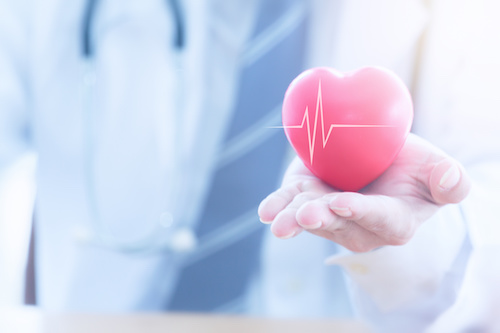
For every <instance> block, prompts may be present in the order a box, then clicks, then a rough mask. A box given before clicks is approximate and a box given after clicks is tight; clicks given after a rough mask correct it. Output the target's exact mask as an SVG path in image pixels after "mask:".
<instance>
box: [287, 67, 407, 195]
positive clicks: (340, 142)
mask: <svg viewBox="0 0 500 333" xmlns="http://www.w3.org/2000/svg"><path fill="white" fill-rule="evenodd" d="M282 119H283V127H284V129H285V133H286V136H287V138H288V140H289V141H290V143H291V145H292V147H293V148H294V149H295V151H296V152H297V154H298V156H299V157H300V158H301V159H302V161H303V162H304V164H305V165H306V166H307V167H308V168H309V170H311V172H312V173H313V174H314V175H316V176H317V177H319V178H320V179H322V180H323V181H325V182H326V183H328V184H330V185H331V186H333V187H334V188H336V189H338V190H342V191H359V190H360V189H362V188H363V187H365V186H366V185H368V184H369V183H371V182H372V181H374V180H375V179H376V178H377V177H379V176H380V175H381V174H382V173H383V172H384V171H385V170H386V169H387V168H388V167H389V166H390V165H391V163H392V162H393V161H394V159H395V158H396V156H397V154H398V153H399V151H400V150H401V148H402V147H403V144H404V142H405V140H406V137H407V136H408V133H409V131H410V128H411V124H412V121H413V105H412V100H411V95H410V93H409V91H408V89H407V88H406V86H405V84H404V83H403V82H402V80H401V79H400V78H399V77H398V76H397V75H396V74H394V73H393V72H391V71H389V70H387V69H384V68H380V67H365V68H362V69H359V70H357V71H354V72H350V73H345V74H344V73H341V72H339V71H336V70H334V69H331V68H325V67H319V68H313V69H309V70H307V71H305V72H303V73H302V74H300V75H299V76H298V77H297V78H295V79H294V80H293V81H292V83H291V84H290V86H289V87H288V89H287V91H286V93H285V98H284V101H283V110H282Z"/></svg>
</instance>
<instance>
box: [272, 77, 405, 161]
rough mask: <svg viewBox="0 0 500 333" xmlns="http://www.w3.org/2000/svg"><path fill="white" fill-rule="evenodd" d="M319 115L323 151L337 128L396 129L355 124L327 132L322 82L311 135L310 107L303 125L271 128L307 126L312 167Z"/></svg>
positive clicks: (330, 128)
mask: <svg viewBox="0 0 500 333" xmlns="http://www.w3.org/2000/svg"><path fill="white" fill-rule="evenodd" d="M318 114H319V116H320V117H321V137H322V143H323V149H324V148H325V147H326V144H327V143H328V140H329V139H330V134H332V130H333V129H334V128H335V127H337V128H342V127H344V128H346V127H369V128H372V127H395V126H392V125H358V124H356V125H354V124H331V125H330V127H329V128H328V131H326V130H325V119H324V112H323V97H322V91H321V80H320V81H319V84H318V96H317V99H316V112H315V115H314V129H313V130H312V133H311V124H310V120H309V106H306V110H305V111H304V117H303V118H302V123H301V124H300V125H289V126H272V127H271V128H291V129H293V128H304V125H306V126H307V140H308V143H309V156H310V160H311V165H312V164H313V159H314V149H315V144H316V133H317V128H318ZM325 133H326V135H325Z"/></svg>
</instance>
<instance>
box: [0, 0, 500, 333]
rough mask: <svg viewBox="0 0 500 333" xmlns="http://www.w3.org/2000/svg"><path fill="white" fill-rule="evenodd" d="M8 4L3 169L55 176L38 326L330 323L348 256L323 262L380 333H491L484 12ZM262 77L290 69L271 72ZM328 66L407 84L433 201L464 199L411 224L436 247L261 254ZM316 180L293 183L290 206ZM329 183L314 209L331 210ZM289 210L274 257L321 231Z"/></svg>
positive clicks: (311, 241)
mask: <svg viewBox="0 0 500 333" xmlns="http://www.w3.org/2000/svg"><path fill="white" fill-rule="evenodd" d="M0 4H1V5H0V6H1V11H0V12H1V13H2V16H3V17H5V19H3V20H1V23H0V29H1V30H0V39H1V40H0V47H1V49H0V72H1V73H2V75H1V77H2V86H1V87H0V101H1V103H2V107H1V108H0V117H1V119H0V126H1V130H0V136H1V140H0V144H1V146H0V147H1V150H0V153H1V156H2V157H1V158H2V161H8V160H9V159H10V158H12V157H13V156H15V155H16V154H19V152H21V151H22V150H24V149H26V148H27V147H32V148H34V149H36V151H37V152H38V155H39V163H38V170H37V172H38V193H37V204H36V222H37V223H36V253H37V256H36V258H37V262H36V268H37V275H36V276H37V281H36V282H37V298H38V302H39V304H40V305H41V306H43V307H45V308H47V309H53V310H59V309H72V310H93V311H95V310H100V311H127V310H197V311H225V312H227V311H253V312H257V313H264V314H269V315H286V316H294V315H313V316H323V315H332V313H334V310H335V309H334V306H333V304H334V303H335V302H338V299H339V295H342V290H343V288H344V286H343V285H342V278H341V277H340V278H339V277H338V276H337V277H335V279H333V278H332V276H333V275H335V273H337V271H335V269H334V267H332V266H325V265H323V260H324V259H325V258H326V257H327V256H330V255H332V254H334V253H337V254H336V255H335V256H334V257H330V259H329V260H328V262H329V263H335V264H338V265H340V266H341V267H343V268H344V269H345V272H347V276H348V290H349V292H350V294H351V296H352V300H353V303H354V307H355V309H356V310H357V312H359V313H360V314H361V315H362V316H364V318H367V319H370V320H372V321H373V322H374V323H376V325H378V326H379V327H381V328H382V329H386V330H389V329H393V330H395V331H396V330H398V329H401V327H404V328H405V329H406V331H408V327H412V329H415V331H421V330H423V329H424V328H427V327H429V326H430V325H431V324H433V322H434V325H436V326H435V327H437V328H436V330H437V331H439V330H438V329H440V328H443V327H444V328H446V329H448V330H449V331H456V330H455V328H457V327H458V329H464V328H468V327H476V326H477V325H490V324H491V321H488V320H491V319H490V318H492V317H489V316H490V315H491V314H490V313H488V310H489V309H494V307H492V304H493V302H494V297H490V296H489V295H490V291H491V290H490V289H489V288H490V287H493V286H492V284H491V283H489V282H488V281H495V278H496V275H495V273H496V272H498V271H496V270H495V269H496V267H495V266H494V265H495V262H494V261H490V260H489V259H490V258H491V256H492V255H494V253H495V248H496V246H497V245H498V239H497V238H496V236H495V231H496V230H497V228H498V227H497V226H496V225H495V223H494V218H493V217H494V216H495V215H494V212H493V209H494V207H495V206H496V205H495V199H494V198H495V197H496V196H495V194H496V192H495V191H498V188H500V186H499V179H498V175H497V172H495V171H497V170H498V159H497V158H498V156H497V155H498V153H499V152H500V148H499V144H498V140H491V138H492V137H494V133H496V128H497V127H496V125H498V118H497V116H496V114H495V113H494V112H493V111H492V110H495V108H497V107H498V101H496V100H495V99H494V98H493V96H494V94H492V93H491V92H494V91H496V89H497V88H498V85H499V83H498V74H499V73H498V62H497V61H496V60H495V59H499V57H498V54H497V53H498V49H495V48H493V47H492V46H493V45H494V44H495V43H488V42H487V41H488V39H487V38H486V36H495V33H494V31H495V30H493V29H494V28H495V26H494V24H495V23H494V22H493V20H492V19H490V18H489V16H488V13H490V12H493V10H491V8H489V7H488V6H489V5H491V4H490V2H487V1H484V2H481V4H478V2H477V1H475V2H472V1H466V0H462V1H447V0H435V1H431V2H428V1H417V0H415V1H406V2H405V3H402V2H400V1H396V0H393V1H392V0H383V1H382V0H381V1H356V2H353V1H319V0H318V1H310V2H303V1H289V2H288V1H283V2H281V1H276V2H272V3H271V4H267V2H266V1H257V0H255V1H245V2H241V3H235V2H227V1H194V0H193V1H183V2H181V1H160V0H150V1H125V2H123V1H112V0H109V1H104V0H101V1H92V0H90V1H87V0H86V1H83V0H81V1H73V2H64V1H60V0H50V1H49V0H47V1H45V2H44V3H40V2H34V1H29V0H25V1H11V0H2V2H0ZM264 6H268V7H264ZM271 13H272V14H273V15H271ZM479 23H481V24H479ZM450 27H453V29H451V28H450ZM294 31H295V32H296V33H295V36H294V38H293V39H290V40H288V36H289V35H292V32H294ZM297 31H298V33H297ZM276 36H278V37H279V36H281V39H280V38H276ZM478 36H481V38H478ZM290 38H291V37H290ZM464 39H465V40H464ZM280 43H283V45H281V44H280ZM275 47H276V51H274V50H275ZM274 52H275V53H274ZM495 52H496V53H495ZM291 55H293V56H291ZM267 56H269V57H270V58H273V57H274V58H275V59H274V60H275V61H274V62H273V59H269V62H267V61H263V62H261V61H260V60H261V58H265V57H267ZM283 59H286V60H287V61H284V60H283ZM276 60H277V61H276ZM318 65H329V66H333V67H336V68H338V69H340V70H350V69H354V68H357V67H360V66H364V65H381V66H386V67H388V68H391V69H392V70H394V71H396V72H397V73H398V74H399V75H400V76H401V77H402V78H403V80H404V81H405V82H406V83H407V85H408V86H409V87H410V88H411V89H412V91H413V95H414V97H415V106H416V121H415V127H414V132H415V133H416V134H417V135H419V136H421V137H423V138H425V139H427V140H428V141H429V142H432V144H433V145H434V146H425V147H424V148H422V149H424V150H426V149H427V150H426V151H431V152H436V154H437V155H439V156H440V157H443V158H444V159H445V160H446V161H451V164H447V167H449V168H451V170H452V172H451V173H449V174H448V175H451V176H450V177H449V178H447V179H446V178H443V177H444V176H445V173H446V172H445V171H444V172H442V171H440V172H442V173H440V174H439V177H438V179H440V181H439V182H438V184H439V183H441V185H443V184H444V185H450V186H449V187H450V189H452V188H453V189H456V188H458V189H459V191H458V193H459V194H458V195H457V196H456V197H455V196H454V195H452V197H453V198H452V199H449V198H448V197H446V196H445V198H446V199H445V200H441V199H440V198H441V197H437V198H436V197H435V196H432V197H431V198H428V199H430V200H431V205H432V213H434V214H428V215H426V216H425V217H418V218H417V219H415V218H414V217H409V219H410V220H415V221H418V224H419V225H420V227H419V228H415V233H414V234H413V235H409V236H413V237H411V239H410V237H404V240H403V241H398V242H396V243H398V245H399V244H401V243H405V245H401V246H385V247H382V248H380V249H378V250H375V251H369V252H366V253H361V254H359V253H353V252H350V251H349V249H350V250H355V251H360V250H361V251H368V250H371V249H372V248H374V247H379V246H382V245H395V244H394V242H388V243H384V242H380V241H377V242H372V243H371V244H370V245H369V246H362V247H360V246H352V244H349V241H347V242H346V240H345V239H343V240H342V239H339V238H336V237H333V236H327V237H326V238H328V240H323V239H322V238H321V237H317V236H316V235H312V234H307V233H302V234H301V235H298V236H297V237H295V238H293V239H290V240H288V241H286V242H284V241H279V240H276V239H273V238H272V237H267V238H266V239H265V243H264V244H263V246H264V251H263V252H262V256H261V258H260V260H259V257H258V256H259V251H258V249H259V248H260V245H261V241H262V237H261V236H262V228H261V226H260V225H259V223H258V222H257V221H256V220H257V216H256V213H255V212H256V210H257V205H258V204H259V201H260V199H262V198H263V197H264V196H266V195H267V194H268V193H271V192H272V191H273V190H274V189H275V188H276V186H277V184H278V182H279V178H280V170H281V166H282V163H283V166H284V163H285V160H286V157H285V149H286V142H285V141H284V138H283V137H282V136H279V135H276V134H269V129H268V127H269V126H272V125H275V124H276V121H279V99H281V96H282V93H283V92H284V89H285V88H286V84H287V83H288V82H290V80H291V79H292V78H293V77H294V76H295V75H296V74H298V73H299V72H300V70H301V69H304V68H307V67H311V66H318ZM281 66H283V67H281ZM287 66H290V67H287ZM479 66H486V67H485V68H481V67H479ZM271 73H272V74H273V75H272V76H273V78H272V79H273V80H271V78H270V77H269V74H271ZM274 73H277V74H278V73H279V74H280V75H279V77H278V75H275V74H274ZM254 76H255V77H254ZM252 82H253V83H252ZM252 84H253V85H252ZM250 102H252V103H254V102H255V103H262V104H250ZM245 107H247V108H249V110H248V111H247V110H246V109H245ZM273 110H278V112H277V113H275V112H274V111H273ZM276 114H278V118H276ZM478 131H480V132H481V133H482V135H481V136H478V135H477V132H478ZM274 133H275V132H274ZM414 142H417V144H420V142H421V141H420V138H417V137H413V136H412V139H411V140H410V143H414ZM419 147H422V146H419ZM436 147H439V148H441V149H442V150H443V151H446V153H447V154H448V155H444V153H441V151H439V150H438V148H436ZM449 156H453V158H452V157H449ZM457 161H460V162H461V163H462V164H463V165H464V167H465V169H466V170H467V173H468V174H469V175H470V178H471V179H472V183H473V188H472V191H471V194H470V195H469V197H468V199H466V201H464V202H463V204H461V205H448V206H442V204H444V203H448V202H457V201H460V200H461V199H462V198H463V196H465V194H466V193H467V188H468V187H469V185H468V184H469V182H468V180H467V176H466V174H465V172H464V171H463V170H462V169H461V167H460V164H458V162H457ZM418 162H421V161H418ZM4 163H7V162H4ZM424 165H425V164H424ZM243 166H245V168H243ZM452 166H456V168H455V169H454V168H452ZM447 169H448V168H447ZM302 170H303V169H302ZM457 172H458V174H457ZM301 173H302V171H301V166H300V164H297V163H295V162H294V163H293V164H292V166H291V167H290V169H289V171H288V173H287V176H286V177H287V178H285V181H284V183H283V187H282V191H285V192H282V193H290V192H289V191H287V188H288V186H289V183H290V182H289V180H290V179H292V177H295V178H297V177H298V176H299V177H300V174H301ZM299 179H300V178H299ZM443 179H444V180H443ZM314 184H315V187H313V188H311V191H309V192H310V193H309V194H311V195H313V196H322V195H323V194H324V192H325V189H324V187H323V186H322V185H321V184H320V183H318V182H317V181H314ZM424 185H425V186H429V187H431V191H432V187H433V186H434V184H433V183H430V184H425V183H424ZM425 186H424V190H425ZM456 186H458V187H456ZM445 187H446V186H445ZM431 193H432V194H434V193H433V192H431ZM292 194H293V193H292ZM303 197H304V196H303ZM290 199H291V197H290ZM306 199H314V197H306ZM435 199H437V200H435ZM269 200H271V202H272V196H271V199H269ZM269 200H268V202H269ZM363 200H364V199H363ZM433 200H434V201H435V202H433ZM308 201H309V200H305V202H304V203H303V204H304V205H306V204H307V205H309V207H311V205H320V206H321V207H324V208H328V209H330V208H329V207H327V206H326V205H325V203H324V202H321V201H320V202H317V201H310V202H308ZM287 203H288V202H287ZM434 204H435V205H434ZM299 206H300V207H302V206H303V205H302V203H300V205H298V206H297V207H290V206H289V207H288V208H291V209H292V211H293V209H298V208H299ZM274 207H275V208H276V206H274ZM282 208H283V207H278V208H277V209H275V211H274V212H272V214H268V215H263V211H262V210H261V216H262V218H263V219H264V220H266V221H270V220H274V222H273V226H272V228H273V232H274V233H275V234H276V235H277V236H280V237H282V236H287V235H289V231H293V230H290V227H291V228H295V229H296V230H298V229H297V226H300V228H304V227H306V226H305V225H304V223H303V221H301V220H300V218H299V219H297V220H294V219H292V221H291V222H292V223H290V222H286V223H283V220H281V222H280V221H279V220H275V219H274V216H271V215H274V214H276V213H277V212H278V211H280V210H282ZM288 208H285V209H284V210H283V211H287V209H288ZM350 208H351V213H352V214H353V215H355V214H358V213H359V211H357V209H354V208H352V207H351V206H350ZM265 210H266V209H264V211H265ZM303 211H305V213H304V214H305V215H304V216H307V215H309V214H307V207H304V209H303ZM391 211H392V210H391ZM382 213H384V214H385V215H389V214H390V212H389V213H388V212H387V211H385V212H382ZM327 214H330V215H328V216H334V217H335V216H336V215H337V216H340V217H342V214H338V212H337V213H335V212H331V210H327ZM333 214H335V215H333ZM401 216H405V215H401ZM344 217H347V216H344ZM393 217H394V216H392V217H391V218H393ZM336 218H337V217H335V219H336ZM355 219H356V218H355ZM402 219H405V218H404V217H403V218H402ZM288 221H290V220H288ZM338 221H340V222H342V221H343V220H342V219H338ZM295 222H298V224H294V223H295ZM390 222H391V223H392V222H394V223H396V221H392V219H391V221H390ZM405 223H407V221H401V224H400V225H404V224H405ZM284 224H285V225H286V228H288V229H286V228H285V229H281V227H279V226H280V225H281V226H283V225H284ZM306 228H307V227H306ZM280 230H281V231H280ZM283 230H284V231H283ZM281 232H283V233H281ZM332 240H333V241H334V242H332ZM336 243H339V244H340V245H343V247H340V246H336ZM221 244H222V245H221ZM259 262H260V263H261V265H260V267H261V268H260V269H259V265H258V263H259ZM482 279H485V280H482ZM482 281H484V284H483V283H482ZM483 285H484V287H479V286H483ZM481 288H484V289H481ZM471 299H472V301H470V300H471ZM472 305H473V308H470V307H471V306H472ZM339 308H342V307H339ZM336 309H338V308H336ZM471 309H474V311H476V312H474V311H472V310H471ZM337 313H338V312H337ZM450 318H451V319H450ZM457 318H460V320H457ZM440 325H441V326H440ZM450 325H456V327H454V326H450ZM440 331H441V332H442V331H443V330H440Z"/></svg>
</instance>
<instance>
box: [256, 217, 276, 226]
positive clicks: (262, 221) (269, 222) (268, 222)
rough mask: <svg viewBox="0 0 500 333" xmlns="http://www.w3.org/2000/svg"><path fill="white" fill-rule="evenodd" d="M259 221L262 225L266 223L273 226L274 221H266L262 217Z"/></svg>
mask: <svg viewBox="0 0 500 333" xmlns="http://www.w3.org/2000/svg"><path fill="white" fill-rule="evenodd" d="M259 220H260V222H261V223H264V224H271V223H272V222H273V221H264V220H263V219H262V218H261V217H259Z"/></svg>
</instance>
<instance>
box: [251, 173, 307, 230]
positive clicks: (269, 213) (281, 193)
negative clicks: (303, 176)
mask: <svg viewBox="0 0 500 333" xmlns="http://www.w3.org/2000/svg"><path fill="white" fill-rule="evenodd" d="M300 192H301V190H300V183H298V182H296V183H294V184H291V185H289V186H286V187H282V188H280V189H278V190H276V191H274V192H273V193H271V194H269V195H268V196H267V197H266V198H265V199H264V200H262V202H261V203H260V205H259V209H258V214H259V217H260V220H261V222H262V223H271V222H272V221H273V220H274V218H275V217H276V215H278V213H279V212H281V211H282V210H283V209H285V208H286V206H288V205H289V204H290V203H291V202H292V200H293V198H294V197H295V196H296V195H297V194H299V193H300Z"/></svg>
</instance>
